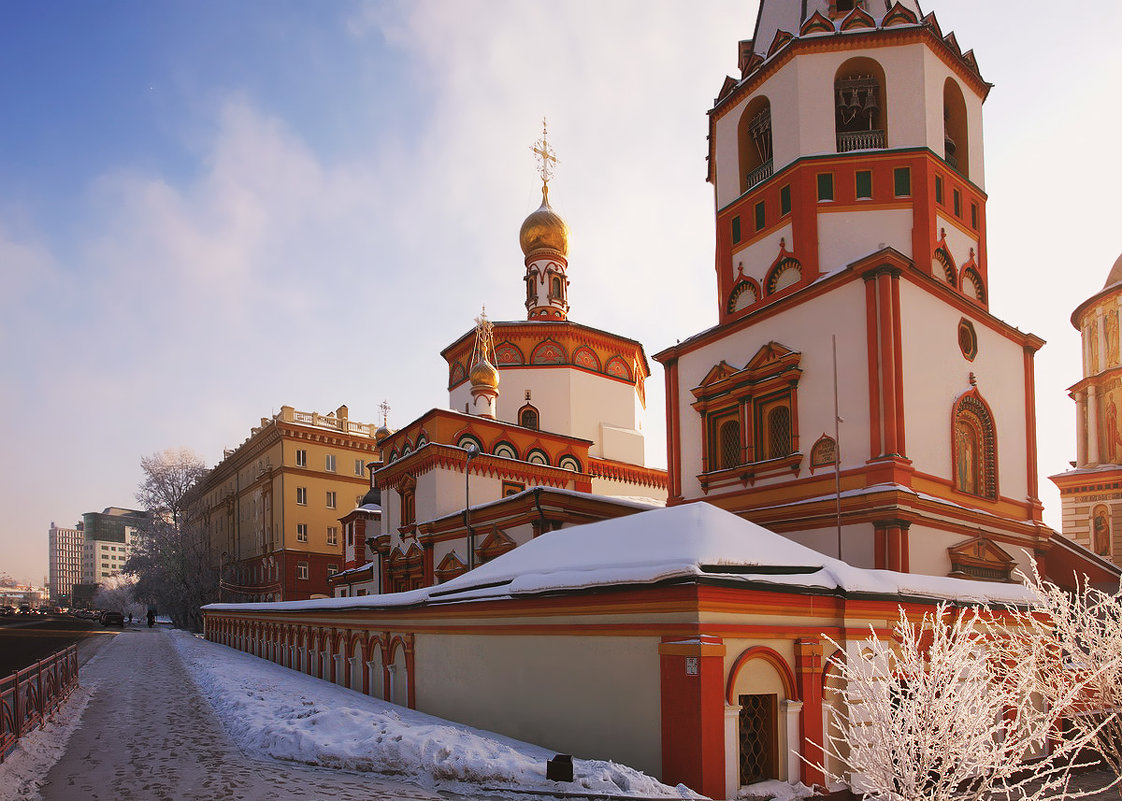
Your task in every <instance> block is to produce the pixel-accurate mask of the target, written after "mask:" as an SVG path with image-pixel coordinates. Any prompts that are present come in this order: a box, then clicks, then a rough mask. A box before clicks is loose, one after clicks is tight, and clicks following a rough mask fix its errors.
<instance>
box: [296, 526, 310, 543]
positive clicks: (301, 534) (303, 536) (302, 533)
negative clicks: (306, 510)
mask: <svg viewBox="0 0 1122 801" xmlns="http://www.w3.org/2000/svg"><path fill="white" fill-rule="evenodd" d="M296 541H297V542H307V541H308V524H307V523H297V524H296Z"/></svg>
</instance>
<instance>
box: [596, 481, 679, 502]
mask: <svg viewBox="0 0 1122 801" xmlns="http://www.w3.org/2000/svg"><path fill="white" fill-rule="evenodd" d="M592 494H593V495H605V496H607V497H609V498H651V499H652V500H656V501H665V500H666V490H664V489H658V488H656V487H651V486H649V485H647V484H636V483H633V482H631V481H616V480H615V479H610V478H593V479H592Z"/></svg>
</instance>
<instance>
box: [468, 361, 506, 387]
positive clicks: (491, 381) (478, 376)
mask: <svg viewBox="0 0 1122 801" xmlns="http://www.w3.org/2000/svg"><path fill="white" fill-rule="evenodd" d="M468 378H470V379H471V385H472V387H488V388H489V389H498V388H499V371H498V370H496V369H495V365H493V364H491V362H489V361H487V359H486V358H481V359H480V360H479V361H477V362H476V363H475V364H474V365H473V366H472V368H471V372H470V373H468Z"/></svg>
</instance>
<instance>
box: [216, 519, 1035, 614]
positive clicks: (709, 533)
mask: <svg viewBox="0 0 1122 801" xmlns="http://www.w3.org/2000/svg"><path fill="white" fill-rule="evenodd" d="M703 577H704V578H710V579H722V580H725V581H732V582H739V583H744V584H752V585H761V584H762V585H772V586H776V587H779V586H783V587H788V588H792V589H798V588H802V589H805V590H809V591H812V592H827V593H830V592H840V593H842V594H846V595H850V594H859V595H876V596H889V597H891V596H903V597H913V598H926V599H932V600H953V601H966V602H975V601H991V602H997V603H1025V602H1027V601H1028V600H1029V599H1030V596H1029V594H1028V593H1027V591H1026V590H1024V589H1023V588H1022V587H1021V586H1020V585H1017V584H999V583H993V582H985V581H970V580H964V579H955V578H946V577H942V576H925V575H919V574H912V573H896V572H893V571H889V570H868V569H865V568H859V567H853V566H851V565H848V564H846V563H845V562H842V561H840V560H838V559H834V558H831V557H829V556H825V555H824V554H821V553H819V552H818V551H815V550H812V549H810V548H807V547H805V546H803V545H800V544H798V543H797V542H794V541H793V540H790V539H788V538H787V537H784V536H782V535H780V534H776V533H774V532H772V531H768V530H767V529H766V528H764V527H762V526H759V525H757V524H755V523H752V522H750V521H748V520H745V519H744V518H742V517H738V516H737V515H734V514H732V513H731V512H726V511H724V510H723V509H718V508H717V507H715V506H712V505H710V504H707V503H692V504H686V505H682V506H672V507H667V508H665V509H652V510H650V511H646V512H639V513H637V514H633V515H628V516H627V517H619V518H614V519H611V520H602V521H599V522H596V523H589V524H587V525H584V526H574V527H572V528H567V529H561V530H558V531H552V532H549V533H547V534H544V535H542V536H540V537H537V538H535V539H532V540H530V541H529V542H527V543H526V544H525V545H521V546H519V547H518V548H515V549H514V550H512V551H510V552H509V553H506V554H504V555H503V556H501V557H499V558H497V559H495V560H493V561H491V562H488V563H486V564H484V565H481V566H480V567H477V568H476V569H474V570H472V571H469V572H468V573H465V574H463V575H461V576H459V577H457V578H455V579H452V580H451V581H449V582H447V583H445V584H439V585H436V586H434V587H425V588H423V589H419V590H411V591H409V592H402V593H391V594H386V595H367V596H362V597H358V598H328V599H317V600H313V601H290V602H284V603H279V604H212V605H211V606H209V607H207V608H208V609H212V610H229V611H249V610H254V609H273V610H276V611H282V610H291V611H294V610H299V609H325V608H356V607H370V608H387V607H402V606H414V605H424V604H437V603H449V602H459V601H469V600H493V599H499V598H510V597H518V596H530V595H541V594H545V593H557V592H574V591H581V590H589V589H595V588H600V587H611V586H626V585H642V584H656V583H660V582H664V581H673V580H679V581H693V580H698V579H701V578H703Z"/></svg>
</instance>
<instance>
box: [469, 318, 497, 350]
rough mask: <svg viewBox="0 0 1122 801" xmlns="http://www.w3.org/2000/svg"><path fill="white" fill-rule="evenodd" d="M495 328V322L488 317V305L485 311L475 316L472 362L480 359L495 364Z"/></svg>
mask: <svg viewBox="0 0 1122 801" xmlns="http://www.w3.org/2000/svg"><path fill="white" fill-rule="evenodd" d="M494 328H495V326H494V324H492V322H491V321H490V320H488V319H487V307H486V306H484V307H483V312H482V313H481V314H480V315H479V316H478V317H476V318H475V347H474V348H473V351H474V352H473V353H472V359H471V362H472V364H475V363H476V362H477V361H479V360H480V359H482V360H484V361H488V362H491V363H492V364H494V359H495V340H494V335H493V334H492V331H493V330H494Z"/></svg>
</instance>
